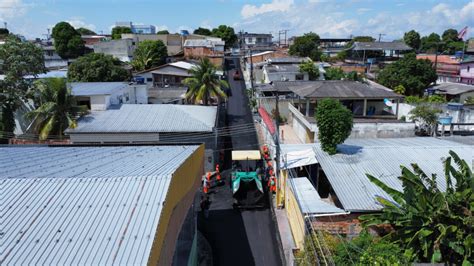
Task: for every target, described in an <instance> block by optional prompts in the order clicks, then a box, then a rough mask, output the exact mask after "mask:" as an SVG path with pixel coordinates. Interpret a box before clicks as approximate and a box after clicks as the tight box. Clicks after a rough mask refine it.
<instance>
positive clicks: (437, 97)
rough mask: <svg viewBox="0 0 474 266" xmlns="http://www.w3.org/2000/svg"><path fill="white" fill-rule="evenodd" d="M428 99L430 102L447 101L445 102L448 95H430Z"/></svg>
mask: <svg viewBox="0 0 474 266" xmlns="http://www.w3.org/2000/svg"><path fill="white" fill-rule="evenodd" d="M427 101H428V102H429V103H445V102H447V101H446V97H444V96H442V95H439V94H435V95H431V96H428V99H427Z"/></svg>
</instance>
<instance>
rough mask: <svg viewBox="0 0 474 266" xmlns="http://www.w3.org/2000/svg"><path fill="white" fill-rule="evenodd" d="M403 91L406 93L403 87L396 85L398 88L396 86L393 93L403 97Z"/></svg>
mask: <svg viewBox="0 0 474 266" xmlns="http://www.w3.org/2000/svg"><path fill="white" fill-rule="evenodd" d="M405 91H406V89H405V87H403V85H401V84H400V85H398V86H396V87H395V88H394V89H393V92H395V93H398V94H401V95H405Z"/></svg>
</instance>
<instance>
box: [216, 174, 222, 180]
mask: <svg viewBox="0 0 474 266" xmlns="http://www.w3.org/2000/svg"><path fill="white" fill-rule="evenodd" d="M217 181H221V174H220V173H219V172H217Z"/></svg>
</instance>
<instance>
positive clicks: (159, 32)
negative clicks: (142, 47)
mask: <svg viewBox="0 0 474 266" xmlns="http://www.w3.org/2000/svg"><path fill="white" fill-rule="evenodd" d="M156 34H158V35H166V34H170V32H169V31H168V30H159V31H158V32H157V33H156Z"/></svg>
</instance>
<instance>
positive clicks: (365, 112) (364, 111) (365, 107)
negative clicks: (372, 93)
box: [362, 99, 367, 116]
mask: <svg viewBox="0 0 474 266" xmlns="http://www.w3.org/2000/svg"><path fill="white" fill-rule="evenodd" d="M362 112H363V113H362V115H363V116H367V99H364V108H363V111H362Z"/></svg>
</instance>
